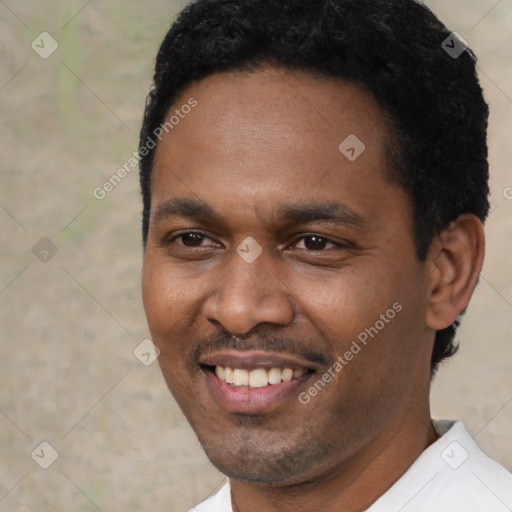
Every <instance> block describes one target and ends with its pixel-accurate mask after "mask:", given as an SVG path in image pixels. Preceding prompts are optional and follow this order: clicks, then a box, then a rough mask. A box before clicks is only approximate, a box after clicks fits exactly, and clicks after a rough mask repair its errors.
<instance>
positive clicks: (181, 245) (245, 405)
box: [140, 0, 512, 512]
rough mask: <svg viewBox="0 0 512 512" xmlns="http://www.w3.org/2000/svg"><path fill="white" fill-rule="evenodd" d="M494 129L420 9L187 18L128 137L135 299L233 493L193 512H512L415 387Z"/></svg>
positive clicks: (447, 336) (474, 249) (428, 361)
mask: <svg viewBox="0 0 512 512" xmlns="http://www.w3.org/2000/svg"><path fill="white" fill-rule="evenodd" d="M487 117H488V108H487V105H486V103H485V102H484V100H483V97H482V90H481V88H480V86H479V83H478V79H477V76H476V72H475V59H474V55H473V54H472V52H471V51H470V50H469V49H468V48H467V46H466V45H465V43H464V42H463V41H461V40H460V39H458V38H457V37H456V36H455V35H454V34H451V33H450V31H449V30H447V29H446V27H444V25H442V24H441V23H440V22H439V21H438V20H437V19H436V18H435V17H434V15H433V14H432V13H431V12H430V11H429V10H428V9H427V8H426V7H424V6H423V5H420V4H418V3H416V2H414V1H413V0H393V1H391V0H301V1H297V0H200V1H198V2H196V3H194V4H192V5H190V6H189V7H188V8H187V9H185V10H184V11H183V12H182V13H181V15H180V16H179V18H178V20H177V21H176V23H175V24H174V25H173V27H172V28H171V30H170V31H169V33H168V34H167V36H166V38H165V40H164V42H163V43H162V46H161V48H160V51H159V54H158V57H157V62H156V72H155V77H154V87H153V89H152V91H151V93H150V94H149V97H148V102H147V105H146V111H145V116H144V122H143V126H142V130H141V137H140V155H141V174H140V177H141V188H142V196H143V202H144V211H143V242H144V247H145V254H144V265H143V300H144V307H145V311H146V315H147V319H148V324H149V328H150V331H151V335H152V338H153V341H154V343H155V345H156V346H157V347H158V348H159V350H160V356H159V363H160V366H161V369H162V372H163V375H164V378H165V380H166V382H167V384H168V386H169V389H170V390H171V392H172V394H173V395H174V397H175V398H176V400H177V402H178V404H179V405H180V407H181V409H182V410H183V412H184V414H185V415H186V417H187V419H188V421H189V422H190V424H191V426H192V428H193V429H194V431H195V433H196V434H197V436H198V438H199V440H200V442H201V444H202V446H203V448H204V450H205V452H206V454H207V456H208V457H209V459H210V460H211V462H212V463H213V464H214V465H215V466H216V467H217V468H218V469H219V470H220V471H221V472H222V473H224V474H225V475H227V477H228V478H229V480H228V482H227V483H226V485H224V487H222V488H221V490H220V491H219V492H218V493H217V494H216V495H215V496H213V497H211V498H210V499H208V500H207V501H205V502H204V503H202V504H200V505H198V506H197V507H196V508H195V509H194V510H197V511H199V512H205V511H212V512H213V511H216V512H228V511H237V512H252V511H255V510H265V511H266V512H274V511H281V512H288V511H294V512H295V511H301V510H304V511H306V510H307V511H310V510H322V511H335V510H336V511H351V512H358V511H363V510H368V511H371V512H383V511H393V512H398V511H429V512H431V511H436V512H448V511H450V512H455V511H464V512H470V511H475V512H476V511H482V512H483V511H485V512H491V511H492V512H498V511H506V510H512V476H511V475H510V473H508V472H507V470H506V469H505V468H503V467H501V466H500V465H499V464H497V463H496V462H494V461H492V460H491V459H489V458H488V457H486V456H485V455H484V454H483V453H482V452H481V451H480V450H479V448H478V447H477V446H476V444H475V443H474V442H473V440H472V438H471V436H470V435H469V434H468V433H467V431H466V430H465V429H464V426H463V424H462V423H461V422H448V421H434V420H432V419H431V416H430V410H429V388H430V382H431V378H432V376H433V375H434V373H435V371H436V369H437V367H438V365H439V363H440V361H442V360H443V359H444V358H446V357H449V356H451V355H452V354H453V353H454V352H455V350H456V347H455V345H454V343H453V339H454V335H455V331H456V328H457V326H458V324H459V321H460V315H461V314H462V313H463V312H464V311H465V309H466V306H467V305H468V303H469V300H470V298H471V295H472V293H473V290H474V288H475V286H476V283H477V280H478V275H479V272H480V270H481V268H482V262H483V257H484V234H483V228H482V223H483V222H484V221H485V218H486V216H487V213H488V209H489V203H488V199H487V196H488V192H489V189H488V184H487V181H488V164H487V145H486V129H487Z"/></svg>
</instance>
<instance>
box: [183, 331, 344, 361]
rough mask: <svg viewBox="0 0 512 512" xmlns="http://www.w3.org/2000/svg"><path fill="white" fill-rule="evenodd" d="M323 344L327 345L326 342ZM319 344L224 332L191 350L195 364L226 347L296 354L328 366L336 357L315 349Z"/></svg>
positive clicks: (264, 334) (271, 336)
mask: <svg viewBox="0 0 512 512" xmlns="http://www.w3.org/2000/svg"><path fill="white" fill-rule="evenodd" d="M323 344H324V345H325V342H324V343H323ZM318 345H319V343H314V342H313V343H311V342H309V343H308V342H303V341H302V340H297V339H286V338H282V337H279V336H276V335H275V334H272V333H269V332H267V333H260V334H258V335H254V334H242V335H233V334H230V333H226V332H223V333H219V334H217V335H215V336H214V337H213V338H208V339H202V340H199V341H197V342H196V345H195V346H194V347H193V349H192V352H191V361H193V364H194V365H197V362H198V361H199V358H200V357H201V356H203V355H205V354H209V353H211V352H217V351H220V350H225V349H229V350H237V351H240V352H247V351H249V350H261V351H265V352H276V353H283V352H286V353H289V354H295V355H299V356H300V357H302V358H303V359H306V360H307V361H310V362H312V363H316V364H319V365H322V366H328V365H329V364H331V363H332V361H334V360H335V357H334V356H333V355H326V354H325V353H323V352H320V351H319V350H317V349H315V348H314V347H315V346H318Z"/></svg>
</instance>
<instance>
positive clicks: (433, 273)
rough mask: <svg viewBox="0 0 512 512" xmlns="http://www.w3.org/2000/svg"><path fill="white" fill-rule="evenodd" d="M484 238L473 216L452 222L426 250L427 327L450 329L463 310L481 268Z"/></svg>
mask: <svg viewBox="0 0 512 512" xmlns="http://www.w3.org/2000/svg"><path fill="white" fill-rule="evenodd" d="M484 252H485V238H484V231H483V226H482V222H481V221H480V220H479V219H478V218H477V217H476V216H475V215H472V214H464V215H461V216H460V217H458V218H457V219H456V220H454V221H452V222H451V223H450V225H449V226H448V227H447V228H446V229H445V230H444V231H442V232H441V233H440V234H439V235H438V237H436V239H435V240H434V241H433V242H432V244H431V250H430V251H429V256H428V257H427V259H430V261H429V262H428V268H429V298H428V305H427V318H426V323H427V326H428V327H430V328H431V329H433V330H441V329H445V328H446V327H448V326H450V325H451V324H452V323H453V322H454V321H455V319H456V318H457V317H458V316H459V314H460V313H461V312H462V311H463V310H464V309H465V308H466V306H467V305H468V303H469V300H470V299H471V296H472V294H473V291H474V289H475V286H476V283H477V281H478V276H479V274H480V271H481V269H482V265H483V260H484Z"/></svg>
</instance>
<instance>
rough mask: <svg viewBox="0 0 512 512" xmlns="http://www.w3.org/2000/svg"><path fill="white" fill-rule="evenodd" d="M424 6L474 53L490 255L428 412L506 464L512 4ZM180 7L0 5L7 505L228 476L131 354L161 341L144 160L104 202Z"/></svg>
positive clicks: (510, 413) (2, 495) (45, 506)
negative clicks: (146, 236)
mask: <svg viewBox="0 0 512 512" xmlns="http://www.w3.org/2000/svg"><path fill="white" fill-rule="evenodd" d="M426 3H427V5H429V6H431V8H432V9H433V10H434V12H436V13H437V14H438V15H439V16H440V18H441V19H442V20H443V21H444V22H445V23H446V24H447V26H449V27H450V28H451V29H452V30H455V31H457V32H459V33H460V34H461V35H462V36H463V37H464V38H465V39H466V40H467V41H468V42H469V43H470V46H471V47H472V48H473V49H474V51H475V53H476V54H477V55H478V56H479V64H478V65H479V70H480V76H481V81H482V85H483V87H484V89H485V94H486V98H487V100H488V102H489V103H490V107H491V119H490V130H489V145H490V164H491V175H492V178H491V189H492V198H491V202H492V207H491V209H492V213H491V215H490V217H489V221H488V223H487V226H486V232H487V256H486V263H485V266H484V271H483V273H482V278H481V280H480V284H479V286H478V289H477V291H476V293H475V296H474V298H473V301H472V303H471V306H470V308H469V312H468V314H467V316H466V318H465V320H464V322H463V326H462V328H461V329H460V332H459V336H458V338H459V339H460V340H461V350H460V352H459V354H458V355H457V356H456V357H455V358H453V359H452V360H451V361H449V362H448V363H447V364H446V365H445V366H444V368H443V369H442V370H441V371H440V373H439V374H438V376H437V377H436V379H435V381H434V386H433V393H432V409H433V415H434V416H435V417H443V418H453V419H462V420H464V422H465V424H466V426H467V428H468V429H469V431H470V432H471V433H472V434H473V435H474V436H475V439H476V441H477V442H478V443H479V444H480V445H481V446H482V447H483V449H484V450H485V451H486V452H487V453H488V454H489V455H490V456H492V457H493V458H495V459H496V460H498V461H499V462H501V463H502V464H504V465H505V466H506V467H508V469H512V448H511V444H512V443H511V441H512V431H511V427H510V426H511V422H512V372H511V371H510V366H511V362H512V344H511V339H510V335H511V333H512V316H511V313H512V268H511V258H510V249H511V247H512V242H511V240H512V223H511V222H510V218H511V216H512V200H508V199H506V197H505V195H504V191H505V190H506V188H507V187H512V174H511V172H510V168H509V163H510V160H511V158H512V148H511V145H510V140H509V139H510V136H509V134H510V127H511V126H512V62H511V55H512V53H511V52H512V28H511V27H512V1H511V0H501V1H496V0H465V1H463V0H456V1H451V2H445V1H443V0H435V1H429V2H426ZM183 5H185V2H178V1H163V0H151V1H149V2H144V3H142V2H137V1H135V0H125V1H123V2H122V1H121V0H110V1H109V2H99V1H89V2H87V1H86V0H82V1H77V0H66V1H64V0H61V1H57V0H52V1H42V0H33V1H29V0H16V1H15V0H4V1H1V2H0V27H1V28H0V59H1V65H0V123H1V134H2V135H1V137H0V152H1V153H0V154H1V155H2V158H1V164H0V172H1V183H0V223H1V245H0V261H1V266H0V319H1V334H2V341H1V349H0V350H1V352H0V354H1V358H0V444H1V459H0V511H13V510H16V511H36V510H37V511H55V510H66V511H68V512H74V511H81V512H85V511H96V510H102V511H104V512H117V511H119V512H120V511H128V510H151V511H154V512H164V511H165V512H168V511H180V510H187V508H188V507H190V506H192V505H193V504H194V503H196V502H198V501H200V500H202V499H203V498H204V497H205V496H206V495H208V494H209V493H210V492H212V491H213V490H214V489H215V488H216V487H217V486H218V485H219V483H221V482H222V480H223V477H222V475H220V474H219V473H217V472H216V471H215V470H214V469H213V468H212V467H211V466H210V464H209V463H208V461H207V459H206V457H205V456H204V454H203V453H202V451H201V448H200V446H199V443H198V442H197V440H196V438H195V436H194V434H193V433H192V432H191V430H190V429H189V427H188V425H187V423H186V421H185V420H184V419H183V417H182V415H181V413H180V411H179V410H178V408H177V406H176V405H175V403H174V401H173V399H172V398H171V397H170V394H169V392H168V391H167V388H166V387H165V385H164V382H163V379H162V378H161V375H160V372H159V370H158V369H157V366H156V364H154V365H151V366H149V367H145V366H143V365H142V364H141V363H140V362H139V361H138V360H137V359H136V358H135V357H134V355H133V350H134V348H135V347H136V346H137V345H138V344H139V343H140V342H141V341H142V340H143V339H144V338H147V337H149V333H148V330H147V327H146V323H145V318H144V314H143V310H142V305H141V299H140V284H139V282H140V267H141V255H142V251H141V244H140V233H139V224H140V209H141V204H140V199H139V193H138V183H137V174H136V169H135V170H133V171H132V172H131V173H130V174H129V175H128V176H127V177H126V178H125V179H124V180H123V181H122V182H121V183H120V184H119V185H118V186H117V187H116V188H115V189H114V190H113V191H111V192H110V193H108V194H107V196H106V197H105V198H104V199H103V200H98V199H96V198H95V197H94V196H93V190H94V189H95V188H96V187H99V186H101V185H102V184H103V183H104V182H105V180H107V179H108V178H109V177H110V176H111V175H112V174H113V173H114V172H115V171H116V170H117V169H118V168H119V167H121V166H122V165H123V164H124V163H125V162H126V161H127V160H128V159H129V158H130V156H132V152H133V151H136V149H137V137H138V130H139V128H140V121H141V115H142V109H143V105H144V99H145V95H146V92H147V90H148V88H149V85H150V80H151V77H152V66H153V62H154V57H155V55H156V52H157V49H158V46H159V44H160V42H161V40H162V38H163V36H164V34H165V33H166V31H167V30H168V28H169V26H170V24H171V22H172V20H173V18H174V16H175V14H176V13H177V12H179V10H180V9H181V8H182V7H183ZM43 31H46V32H48V33H49V34H51V36H52V37H53V38H55V40H56V41H57V42H58V44H59V46H58V49H57V50H56V51H55V53H54V54H52V55H51V56H50V57H48V58H47V59H43V58H41V57H40V56H39V55H38V54H37V53H36V52H35V51H34V50H33V49H32V48H31V43H32V41H33V40H34V39H35V40H36V44H38V45H39V46H36V48H37V49H38V50H39V51H40V52H44V51H47V50H48V49H49V48H51V46H50V45H51V40H50V39H44V41H45V42H44V44H43V43H41V38H37V39H36V36H39V34H40V33H41V32H43ZM43 37H44V38H46V37H47V36H43ZM509 197H510V196H509ZM43 237H47V238H48V239H50V240H51V244H50V243H49V242H48V241H42V242H39V241H40V239H41V238H43ZM38 242H39V244H40V245H38V246H37V247H38V248H39V251H35V252H36V253H37V254H38V255H39V258H37V257H36V256H35V255H34V254H33V252H32V247H33V246H34V245H35V244H36V243H38ZM55 249H56V250H57V252H56V254H55V255H52V254H53V252H54V251H55ZM44 251H47V252H46V253H45V252H44ZM41 259H42V260H43V261H41ZM45 259H47V260H48V261H46V262H45V261H44V260H45ZM42 441H47V442H49V443H50V444H51V445H52V446H53V447H54V448H55V450H56V451H57V452H58V459H57V460H56V461H55V463H54V464H53V465H51V466H50V467H49V468H48V469H47V470H43V469H41V468H40V467H39V466H38V465H37V464H36V463H35V462H34V460H32V458H31V453H32V451H33V450H34V449H35V448H36V447H38V445H39V444H40V443H41V442H42ZM37 453H39V454H40V453H41V452H40V449H38V450H36V452H35V454H36V455H34V458H35V459H37ZM48 453H49V452H48V450H47V451H46V454H45V457H47V456H48Z"/></svg>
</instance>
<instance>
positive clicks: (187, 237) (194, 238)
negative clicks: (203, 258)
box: [173, 232, 205, 247]
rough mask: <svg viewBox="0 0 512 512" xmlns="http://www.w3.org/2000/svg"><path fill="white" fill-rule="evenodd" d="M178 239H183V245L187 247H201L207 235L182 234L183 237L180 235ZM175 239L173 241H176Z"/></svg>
mask: <svg viewBox="0 0 512 512" xmlns="http://www.w3.org/2000/svg"><path fill="white" fill-rule="evenodd" d="M176 238H181V241H182V244H183V245H184V246H185V247H198V246H200V245H201V242H202V241H203V240H204V239H205V235H202V234H201V233H194V232H190V233H182V234H181V235H178V236H177V237H176ZM176 238H174V239H173V240H176Z"/></svg>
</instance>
